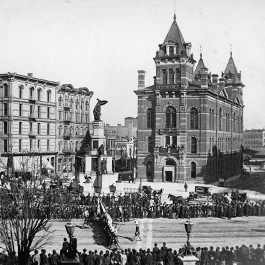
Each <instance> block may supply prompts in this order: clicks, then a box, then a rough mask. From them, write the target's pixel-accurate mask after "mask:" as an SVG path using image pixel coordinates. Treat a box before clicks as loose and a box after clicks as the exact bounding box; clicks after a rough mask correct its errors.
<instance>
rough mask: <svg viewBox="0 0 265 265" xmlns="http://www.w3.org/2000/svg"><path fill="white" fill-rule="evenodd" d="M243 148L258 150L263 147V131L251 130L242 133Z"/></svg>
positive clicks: (264, 136) (264, 140) (264, 131)
mask: <svg viewBox="0 0 265 265" xmlns="http://www.w3.org/2000/svg"><path fill="white" fill-rule="evenodd" d="M243 138H244V148H245V149H246V148H248V149H260V148H264V147H265V130H263V129H258V130H257V129H252V130H245V131H244V137H243Z"/></svg>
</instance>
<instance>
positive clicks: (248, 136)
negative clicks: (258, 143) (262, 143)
mask: <svg viewBox="0 0 265 265" xmlns="http://www.w3.org/2000/svg"><path fill="white" fill-rule="evenodd" d="M244 137H245V138H249V139H253V138H256V139H261V137H262V136H261V135H246V134H244Z"/></svg>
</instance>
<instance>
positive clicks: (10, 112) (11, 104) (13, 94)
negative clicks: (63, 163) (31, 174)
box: [0, 73, 59, 170]
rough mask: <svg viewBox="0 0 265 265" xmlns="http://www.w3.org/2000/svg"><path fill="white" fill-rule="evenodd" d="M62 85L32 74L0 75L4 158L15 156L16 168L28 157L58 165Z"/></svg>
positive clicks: (2, 153) (43, 163)
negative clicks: (58, 97)
mask: <svg viewBox="0 0 265 265" xmlns="http://www.w3.org/2000/svg"><path fill="white" fill-rule="evenodd" d="M58 85H59V83H58V82H53V81H48V80H44V79H40V78H36V77H34V76H33V75H32V74H28V75H27V76H25V75H20V74H16V73H7V74H0V106H1V116H0V120H1V123H0V128H1V130H0V136H1V151H0V152H1V157H2V162H3V164H5V158H6V157H9V156H10V155H12V157H13V163H14V167H15V168H16V169H18V170H19V169H20V168H21V167H25V165H24V161H26V160H27V159H25V157H32V156H35V157H41V160H42V162H41V163H42V165H49V168H50V169H53V167H54V166H55V162H56V159H55V158H56V154H57V150H56V89H57V87H58ZM48 162H49V164H48Z"/></svg>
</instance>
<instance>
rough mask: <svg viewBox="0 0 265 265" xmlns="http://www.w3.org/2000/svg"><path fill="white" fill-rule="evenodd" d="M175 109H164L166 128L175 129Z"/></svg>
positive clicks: (170, 107)
mask: <svg viewBox="0 0 265 265" xmlns="http://www.w3.org/2000/svg"><path fill="white" fill-rule="evenodd" d="M176 125H177V124H176V109H175V108H174V107H172V106H169V107H167V109H166V127H167V128H168V127H173V128H176Z"/></svg>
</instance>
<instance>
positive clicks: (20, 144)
mask: <svg viewBox="0 0 265 265" xmlns="http://www.w3.org/2000/svg"><path fill="white" fill-rule="evenodd" d="M42 141H45V140H42ZM28 144H29V145H28ZM26 146H27V148H26V149H25V148H23V141H22V139H19V140H18V151H19V152H23V151H33V150H34V149H35V147H36V146H35V140H33V139H30V140H29V142H28V141H27V143H26ZM40 147H41V140H40V139H38V140H37V148H38V150H39V149H40ZM46 147H47V151H50V140H46ZM11 151H12V150H10V147H9V146H8V140H7V139H4V152H5V153H7V152H11ZM42 151H44V150H42Z"/></svg>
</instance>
